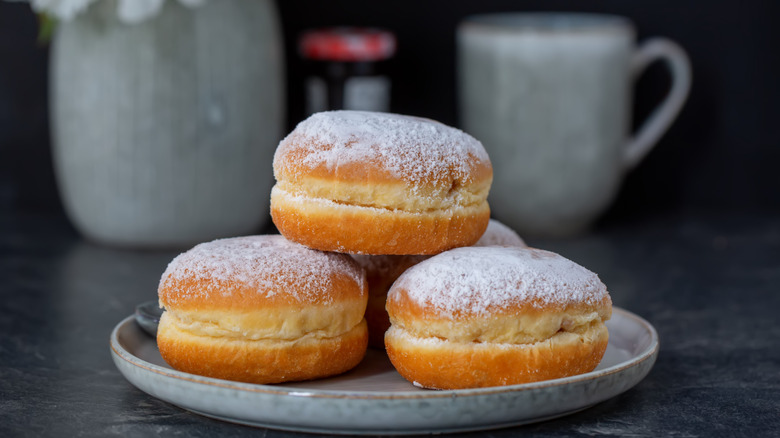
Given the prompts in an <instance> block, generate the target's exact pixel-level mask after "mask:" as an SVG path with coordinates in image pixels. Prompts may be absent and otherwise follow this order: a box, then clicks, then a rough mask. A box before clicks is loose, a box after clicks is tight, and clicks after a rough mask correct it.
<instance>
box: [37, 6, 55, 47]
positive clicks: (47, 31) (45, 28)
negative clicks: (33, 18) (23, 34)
mask: <svg viewBox="0 0 780 438" xmlns="http://www.w3.org/2000/svg"><path fill="white" fill-rule="evenodd" d="M55 27H57V19H56V18H54V17H52V16H51V15H49V14H47V13H45V12H42V13H40V14H38V44H41V45H43V44H48V43H49V41H51V37H52V35H54V28H55Z"/></svg>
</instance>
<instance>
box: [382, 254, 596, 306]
mask: <svg viewBox="0 0 780 438" xmlns="http://www.w3.org/2000/svg"><path fill="white" fill-rule="evenodd" d="M402 301H403V302H405V304H402V303H401V302H402ZM399 304H400V305H401V307H404V308H407V307H408V306H410V305H411V306H412V307H414V308H416V309H417V310H416V311H415V312H414V313H422V314H427V315H431V316H433V317H437V318H447V319H457V318H460V317H487V316H489V315H491V314H506V313H508V312H511V313H517V312H520V313H523V312H532V313H537V312H538V311H565V310H566V309H569V308H579V309H582V308H583V307H586V308H591V309H593V310H594V311H599V310H600V309H603V308H606V307H607V306H609V308H610V309H611V300H610V298H609V294H608V293H607V289H606V286H605V285H604V284H603V283H602V282H601V281H600V280H599V278H598V276H597V275H596V274H594V273H593V272H591V271H589V270H587V269H585V268H584V267H582V266H580V265H578V264H576V263H574V262H572V261H570V260H568V259H566V258H564V257H562V256H560V255H558V254H555V253H552V252H549V251H544V250H540V249H532V248H521V247H498V246H494V247H467V248H457V249H453V250H450V251H446V252H443V253H441V254H439V255H436V256H434V257H431V258H429V259H428V260H425V261H423V262H421V263H419V264H417V265H415V266H413V267H411V268H410V269H409V270H407V271H406V272H404V274H403V275H401V276H400V277H399V278H398V280H396V282H395V283H394V284H393V287H392V288H391V289H390V292H389V293H388V310H390V308H391V307H393V306H396V307H397V306H398V305H399ZM582 310H585V309H582Z"/></svg>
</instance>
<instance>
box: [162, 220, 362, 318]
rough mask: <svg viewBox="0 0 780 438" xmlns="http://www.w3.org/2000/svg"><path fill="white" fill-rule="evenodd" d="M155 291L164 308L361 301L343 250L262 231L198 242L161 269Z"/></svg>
mask: <svg viewBox="0 0 780 438" xmlns="http://www.w3.org/2000/svg"><path fill="white" fill-rule="evenodd" d="M158 294H159V299H160V303H161V304H163V305H164V306H165V307H166V308H168V309H169V310H170V309H172V308H173V309H198V308H222V309H236V310H241V311H245V310H250V309H252V308H267V307H269V306H274V305H297V304H320V305H325V304H331V303H333V302H338V301H344V300H347V301H352V300H365V298H364V297H363V296H364V295H365V294H366V282H365V274H364V273H363V270H362V269H361V268H360V266H359V265H358V264H357V263H356V262H355V261H354V260H352V258H350V257H349V256H347V255H344V254H335V253H327V252H322V251H317V250H313V249H309V248H306V247H305V246H303V245H300V244H297V243H294V242H290V241H289V240H287V239H285V238H284V237H282V236H279V235H264V236H247V237H236V238H230V239H220V240H215V241H212V242H208V243H201V244H199V245H197V246H195V247H194V248H192V249H190V250H189V251H187V252H184V253H182V254H180V255H179V256H178V257H176V258H175V259H173V261H171V263H170V264H169V265H168V268H167V269H166V270H165V272H164V273H163V275H162V278H161V280H160V285H159V289H158Z"/></svg>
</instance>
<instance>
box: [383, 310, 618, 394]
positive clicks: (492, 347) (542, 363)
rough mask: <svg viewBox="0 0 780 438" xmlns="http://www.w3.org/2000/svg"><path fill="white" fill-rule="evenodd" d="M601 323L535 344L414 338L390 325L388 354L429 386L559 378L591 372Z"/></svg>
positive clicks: (602, 339)
mask: <svg viewBox="0 0 780 438" xmlns="http://www.w3.org/2000/svg"><path fill="white" fill-rule="evenodd" d="M608 340H609V335H608V333H607V328H606V326H605V325H604V324H603V323H596V322H594V323H592V324H591V325H589V326H588V327H587V329H586V330H583V331H582V332H581V333H574V332H562V333H560V334H557V335H554V336H553V337H551V338H549V339H547V340H545V341H541V342H536V343H533V344H491V343H477V342H454V341H447V340H436V338H433V339H431V338H427V339H421V338H415V337H412V336H410V335H409V334H408V333H405V332H404V331H403V330H402V329H400V328H396V327H391V328H390V330H388V332H387V334H386V335H385V343H386V349H387V355H388V357H389V358H390V361H391V362H392V363H393V365H394V366H395V368H396V369H397V370H398V372H399V374H401V375H402V376H403V377H404V378H405V379H407V380H409V381H410V382H414V384H415V385H417V386H420V387H423V388H430V389H459V388H481V387H489V386H503V385H516V384H520V383H530V382H538V381H541V380H548V379H557V378H561V377H568V376H574V375H577V374H582V373H586V372H589V371H593V369H594V368H596V366H597V365H598V364H599V362H601V358H602V357H603V356H604V352H605V351H606V349H607V342H608Z"/></svg>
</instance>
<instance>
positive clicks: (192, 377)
mask: <svg viewBox="0 0 780 438" xmlns="http://www.w3.org/2000/svg"><path fill="white" fill-rule="evenodd" d="M612 310H613V314H614V313H619V314H621V316H623V317H626V318H628V319H632V320H633V321H634V322H635V323H637V324H638V325H640V326H642V327H643V328H644V329H645V330H647V332H649V333H650V344H649V345H648V346H647V348H645V349H644V350H643V351H641V352H640V353H639V354H637V355H635V356H633V357H631V358H630V359H628V360H626V361H623V362H620V363H617V364H615V365H612V366H610V367H608V368H604V369H601V370H597V371H596V370H594V371H590V372H587V373H584V374H578V375H576V376H569V377H563V378H559V379H552V380H545V381H541V382H532V383H522V384H516V385H507V386H492V387H486V388H469V389H448V390H435V391H430V390H429V391H419V390H414V391H397V392H388V391H354V390H333V389H301V388H286V387H280V386H275V385H263V384H256V383H245V382H234V381H229V380H224V379H217V378H213V377H206V376H199V375H196V374H191V373H186V372H183V371H178V370H174V369H170V368H165V367H162V366H159V365H155V364H153V363H150V362H147V361H145V360H143V359H141V358H140V357H138V356H136V355H134V354H132V353H130V352H129V351H127V349H126V348H124V346H122V345H121V343H120V342H119V331H120V330H121V329H122V328H123V327H124V326H125V325H126V324H128V323H132V322H133V321H134V315H132V314H131V315H130V316H128V317H126V318H124V319H122V320H121V321H120V322H119V323H118V324H117V325H116V326H115V327H114V329H113V330H112V331H111V336H110V346H111V352H112V354H113V355H114V356H115V357H116V358H118V359H121V360H123V361H125V362H127V363H129V364H130V365H133V366H135V367H138V368H142V369H144V370H146V371H149V372H152V373H155V374H158V375H162V376H165V377H169V378H173V379H176V380H181V381H186V382H190V383H194V384H202V385H206V386H210V387H218V388H222V389H230V390H235V391H241V392H249V393H254V394H258V393H260V394H267V395H276V396H286V397H301V398H326V399H353V400H354V399H361V400H413V399H433V398H452V397H475V396H485V395H494V394H501V393H514V392H519V391H532V390H538V389H545V388H549V387H555V386H566V385H569V384H574V383H578V382H581V381H587V380H592V379H597V378H601V377H605V376H608V375H611V374H615V373H619V372H621V371H624V370H626V369H628V368H631V367H634V366H637V365H639V364H641V363H643V362H644V361H646V360H647V359H650V358H652V357H654V356H655V355H656V354H657V353H658V351H659V348H660V342H659V339H658V332H657V331H656V329H655V327H653V325H652V324H650V323H649V322H648V321H646V320H645V319H644V318H642V317H640V316H638V315H636V314H635V313H633V312H630V311H628V310H625V309H622V308H620V307H617V306H613V308H612ZM155 342H156V341H155ZM120 372H121V370H120ZM122 374H124V373H122Z"/></svg>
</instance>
